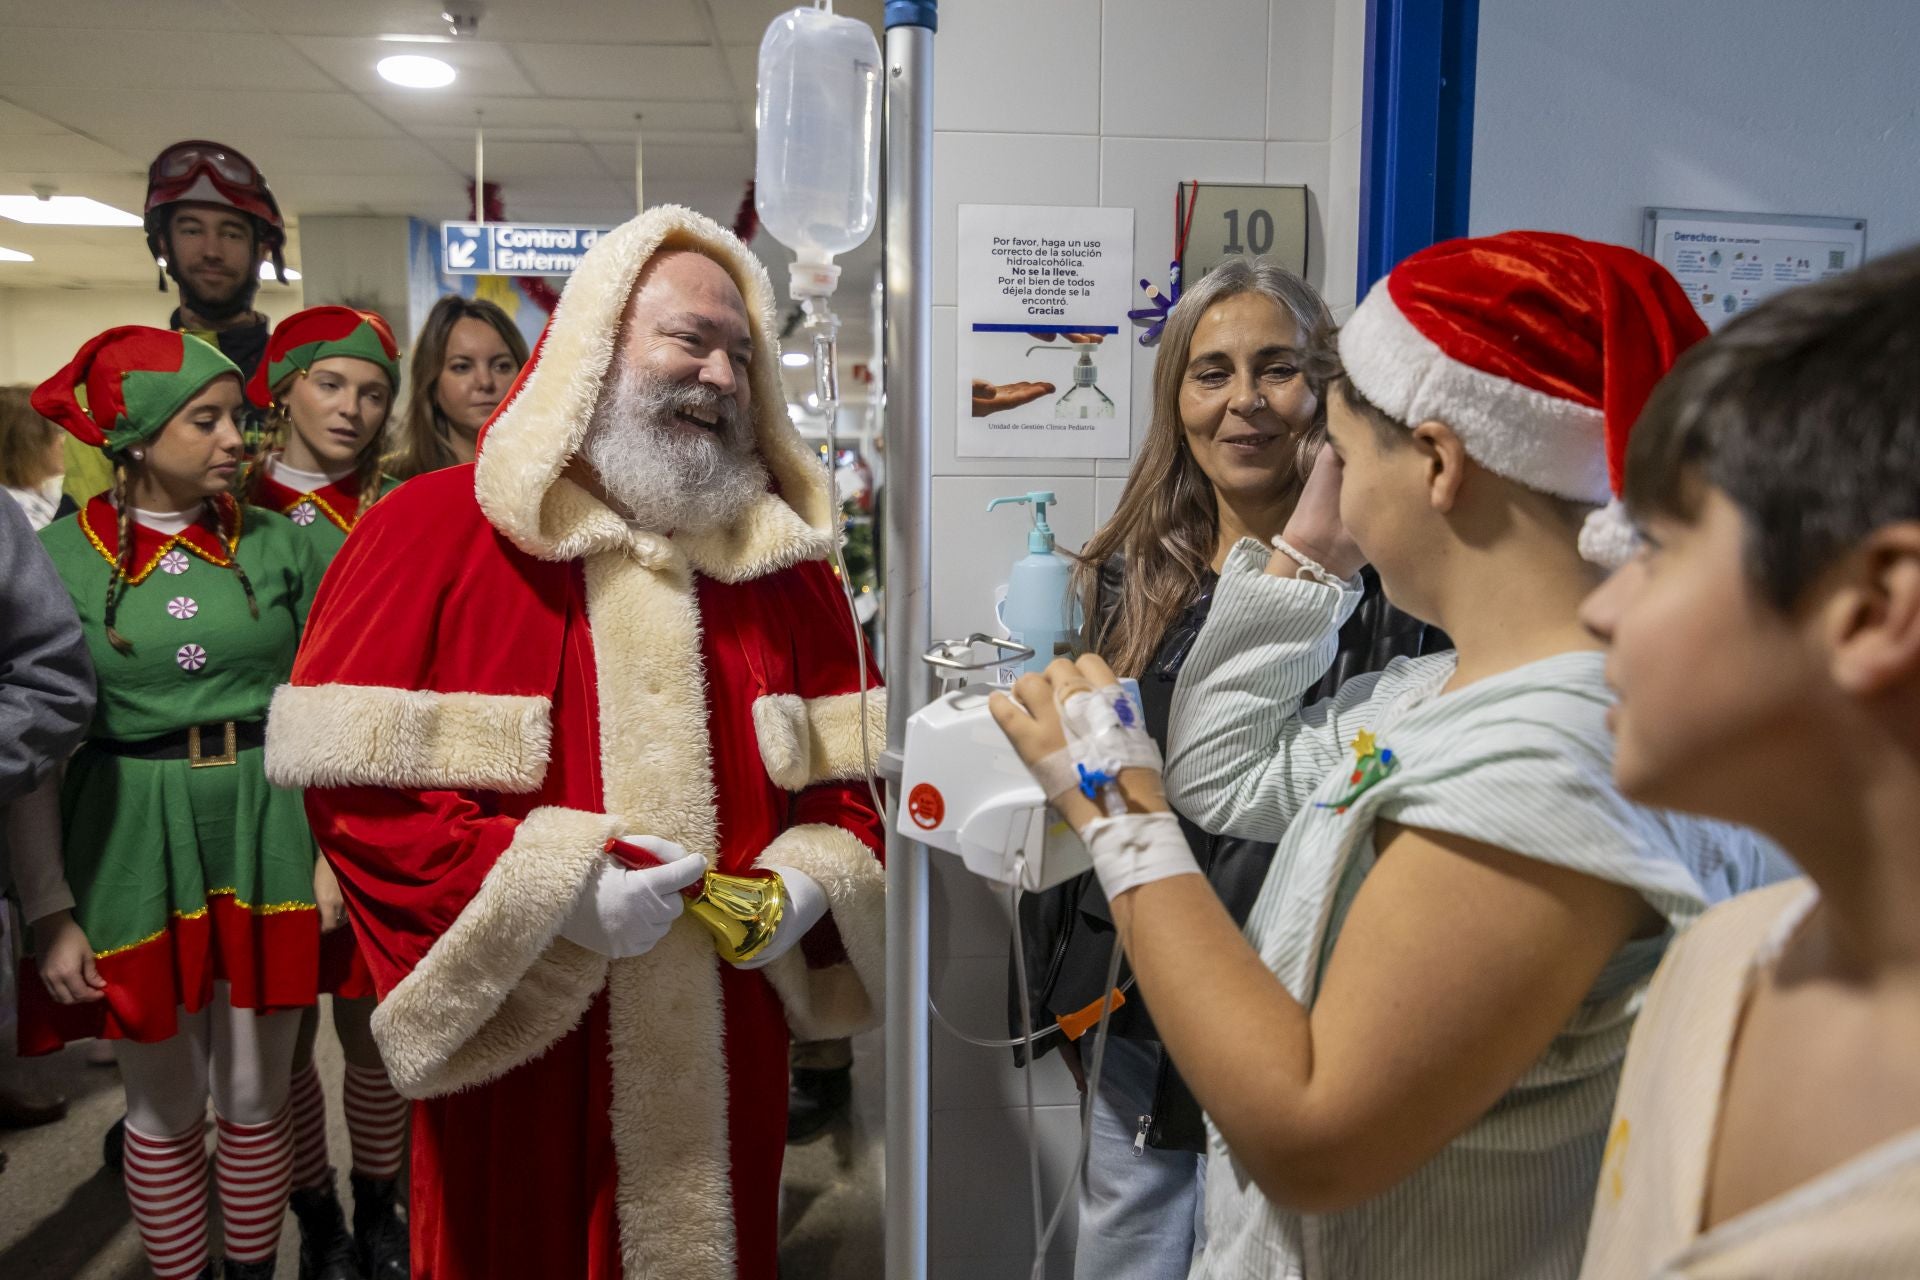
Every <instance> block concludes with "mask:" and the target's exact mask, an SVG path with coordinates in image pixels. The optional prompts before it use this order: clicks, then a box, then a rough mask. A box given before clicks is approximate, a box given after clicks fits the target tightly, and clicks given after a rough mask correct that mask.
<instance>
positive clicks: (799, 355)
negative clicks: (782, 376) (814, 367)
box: [780, 351, 813, 369]
mask: <svg viewBox="0 0 1920 1280" xmlns="http://www.w3.org/2000/svg"><path fill="white" fill-rule="evenodd" d="M780 363H781V364H783V365H785V366H787V368H789V369H804V368H806V367H807V366H808V365H810V364H812V363H813V357H812V356H810V355H808V354H807V353H806V352H804V351H788V352H784V353H783V354H782V355H781V357H780Z"/></svg>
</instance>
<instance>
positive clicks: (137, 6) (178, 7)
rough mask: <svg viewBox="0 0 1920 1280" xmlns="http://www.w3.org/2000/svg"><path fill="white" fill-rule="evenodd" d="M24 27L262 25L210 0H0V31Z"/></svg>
mask: <svg viewBox="0 0 1920 1280" xmlns="http://www.w3.org/2000/svg"><path fill="white" fill-rule="evenodd" d="M314 7H319V6H314ZM435 7H436V8H438V6H437V5H436V6H435ZM25 27H65V28H82V29H87V30H98V31H130V30H146V31H239V30H247V29H252V30H258V29H261V24H260V23H258V22H256V21H253V20H252V19H250V18H249V17H248V16H247V15H246V14H244V13H241V12H238V11H237V10H236V9H235V8H233V7H232V6H230V5H218V4H208V3H207V0H87V2H86V4H84V5H73V4H49V3H48V2H47V0H0V30H4V31H7V32H9V33H17V32H18V31H19V30H20V29H22V28H25Z"/></svg>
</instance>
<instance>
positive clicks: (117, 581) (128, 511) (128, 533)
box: [106, 458, 133, 653]
mask: <svg viewBox="0 0 1920 1280" xmlns="http://www.w3.org/2000/svg"><path fill="white" fill-rule="evenodd" d="M113 505H114V508H115V510H116V511H117V512H118V518H119V530H120V548H119V550H118V551H117V552H115V554H114V559H113V568H112V570H111V571H110V572H109V574H108V577H107V610H106V623H107V643H108V644H110V645H112V646H113V647H114V648H115V649H116V650H118V651H119V652H121V653H132V652H133V642H132V641H130V640H128V639H127V638H126V637H125V636H123V635H121V634H120V633H119V632H118V631H116V630H114V626H113V618H114V615H115V614H116V613H118V612H119V611H120V597H121V596H122V595H124V594H126V590H127V577H128V575H129V574H131V573H132V571H133V570H132V564H133V501H132V499H131V498H129V497H128V495H127V463H126V460H125V459H124V458H115V459H114V460H113Z"/></svg>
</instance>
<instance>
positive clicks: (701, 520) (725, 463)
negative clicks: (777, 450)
mask: <svg viewBox="0 0 1920 1280" xmlns="http://www.w3.org/2000/svg"><path fill="white" fill-rule="evenodd" d="M753 354H754V340H753V329H752V326H751V324H750V323H749V322H748V318H747V304H746V300H745V299H744V298H742V297H741V296H740V288H739V286H738V285H737V284H735V283H734V280H733V277H732V276H731V275H729V274H728V273H727V270H726V268H724V267H722V266H721V265H720V264H719V263H718V262H715V261H714V260H713V259H712V258H709V257H707V256H706V255H705V254H702V253H700V252H698V251H696V250H692V249H667V250H663V251H662V252H660V253H657V254H655V255H654V256H653V258H652V259H651V260H650V261H649V262H648V263H647V265H646V267H645V268H643V269H642V270H641V272H640V276H639V279H638V280H636V281H635V282H634V286H633V293H632V294H631V295H630V296H629V298H628V300H627V307H626V312H625V314H624V316H623V317H622V319H621V324H620V334H619V338H618V340H617V342H616V345H615V347H614V354H613V361H612V364H611V365H610V367H609V368H608V370H607V379H606V383H605V385H604V386H603V387H602V389H601V393H600V401H599V403H598V404H597V405H596V406H595V408H594V412H593V420H592V422H591V424H590V425H589V426H588V428H587V434H586V438H585V439H584V440H583V441H582V442H581V446H580V457H581V459H582V460H583V461H584V462H586V464H587V465H588V466H589V467H591V468H592V469H593V470H594V472H595V473H596V474H597V478H598V479H599V481H600V484H601V486H602V487H603V488H604V489H605V491H606V492H607V494H608V495H609V496H610V497H612V498H613V499H614V500H615V501H616V502H618V503H619V504H620V505H621V506H623V507H625V508H626V509H627V514H628V515H629V516H630V517H631V518H632V519H634V520H636V521H638V522H640V523H641V524H643V525H644V526H645V527H647V528H650V529H656V530H659V531H661V532H668V531H673V530H681V531H686V532H698V531H700V530H704V529H712V528H719V527H723V526H725V525H727V524H730V523H731V522H732V521H733V520H734V519H735V518H736V517H738V516H739V515H740V514H741V513H742V512H744V511H745V510H746V508H747V507H749V506H751V505H752V504H753V502H754V501H755V500H756V499H758V498H759V496H760V495H761V494H762V493H764V492H765V491H766V487H767V473H766V469H765V467H764V466H762V464H761V462H760V458H759V456H758V454H757V453H756V451H755V449H754V439H753V388H752V385H751V380H750V379H749V377H748V371H749V369H750V368H751V367H752V364H753Z"/></svg>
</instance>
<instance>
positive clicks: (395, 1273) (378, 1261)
mask: <svg viewBox="0 0 1920 1280" xmlns="http://www.w3.org/2000/svg"><path fill="white" fill-rule="evenodd" d="M396 1183H397V1179H394V1178H367V1177H362V1176H361V1175H360V1174H357V1173H356V1174H354V1175H353V1248H354V1253H355V1254H356V1255H357V1256H358V1258H359V1261H360V1270H361V1272H362V1273H363V1274H364V1275H365V1276H366V1277H367V1280H407V1277H408V1276H409V1275H411V1274H412V1272H411V1270H410V1261H409V1258H408V1255H407V1243H408V1242H407V1224H406V1223H405V1222H403V1221H401V1219H400V1210H399V1207H398V1206H397V1205H396V1204H395V1203H394V1200H395V1196H396V1192H397V1188H396Z"/></svg>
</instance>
